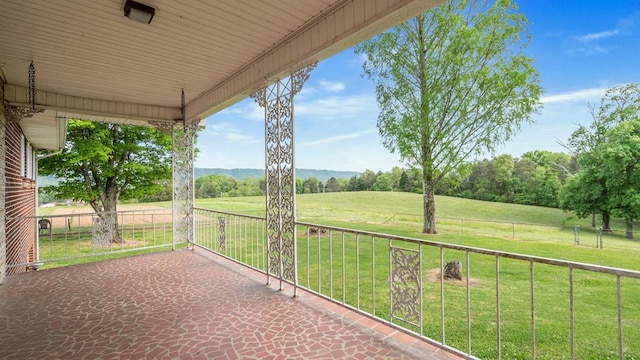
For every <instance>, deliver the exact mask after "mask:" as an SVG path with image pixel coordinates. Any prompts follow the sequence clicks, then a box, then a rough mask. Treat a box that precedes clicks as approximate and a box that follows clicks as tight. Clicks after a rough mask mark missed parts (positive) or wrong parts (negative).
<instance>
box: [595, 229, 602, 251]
mask: <svg viewBox="0 0 640 360" xmlns="http://www.w3.org/2000/svg"><path fill="white" fill-rule="evenodd" d="M596 249H602V226H601V227H599V228H598V229H597V230H596Z"/></svg>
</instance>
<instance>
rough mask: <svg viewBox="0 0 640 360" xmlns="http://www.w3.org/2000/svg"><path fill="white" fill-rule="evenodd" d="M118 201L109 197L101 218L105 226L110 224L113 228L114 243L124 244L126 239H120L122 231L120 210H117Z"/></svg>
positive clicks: (112, 240) (112, 239)
mask: <svg viewBox="0 0 640 360" xmlns="http://www.w3.org/2000/svg"><path fill="white" fill-rule="evenodd" d="M117 203H118V201H117V200H116V199H115V197H108V199H107V201H105V202H104V213H102V215H98V216H100V218H101V219H102V220H103V221H104V222H105V224H109V226H110V227H111V228H112V237H111V242H112V243H124V239H123V238H121V237H120V230H119V227H118V213H117V211H118V209H117Z"/></svg>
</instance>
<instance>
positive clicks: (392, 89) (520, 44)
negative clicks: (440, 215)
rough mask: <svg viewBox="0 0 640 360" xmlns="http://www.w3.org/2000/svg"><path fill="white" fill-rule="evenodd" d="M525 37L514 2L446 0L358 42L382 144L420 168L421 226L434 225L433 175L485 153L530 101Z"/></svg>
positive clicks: (533, 89)
mask: <svg viewBox="0 0 640 360" xmlns="http://www.w3.org/2000/svg"><path fill="white" fill-rule="evenodd" d="M528 40H529V39H528V35H527V19H526V18H525V17H524V15H522V14H521V13H519V12H518V9H517V6H516V4H515V3H512V1H510V0H497V1H491V2H489V1H483V0H451V1H448V2H446V3H444V4H442V5H440V6H438V7H436V8H434V9H433V10H431V11H429V12H427V13H425V14H422V15H420V16H418V17H416V18H415V19H412V20H410V21H407V22H406V23H404V24H402V25H400V26H398V27H396V28H394V29H392V30H390V31H387V32H385V33H383V34H381V35H379V36H377V37H375V38H373V39H371V40H369V41H366V42H364V43H362V44H361V45H359V46H358V47H357V49H356V52H357V53H359V54H361V55H364V56H365V57H366V61H365V63H364V65H363V68H364V75H365V76H366V77H367V78H369V79H371V80H373V82H374V84H375V91H376V98H377V101H378V104H379V106H380V114H379V116H378V130H379V132H380V135H381V137H382V142H383V144H384V146H385V147H386V148H387V149H389V150H390V151H391V152H397V153H399V154H400V156H401V158H402V159H403V160H404V161H407V162H408V163H410V165H412V166H415V167H418V168H420V169H421V171H422V184H423V186H422V187H423V191H422V192H423V197H424V201H423V204H424V206H423V207H424V209H423V210H424V224H423V229H422V231H423V232H424V233H436V224H435V200H434V188H435V186H436V185H437V184H438V182H439V181H440V180H441V179H443V177H444V176H446V175H447V174H448V173H449V172H451V171H452V170H456V169H457V168H459V167H460V166H461V165H462V163H463V162H464V161H465V160H468V159H469V157H471V156H474V155H478V154H482V153H486V152H493V150H494V149H495V147H496V146H497V145H499V144H502V143H504V142H505V141H507V140H509V139H510V138H511V137H512V136H513V135H514V134H515V133H516V132H517V131H518V130H519V129H520V127H521V125H522V124H523V123H526V122H530V121H531V118H530V115H531V113H533V112H535V111H536V110H537V109H538V107H539V101H538V98H539V95H540V93H541V88H540V86H539V81H538V73H537V71H536V70H535V69H534V67H533V65H532V63H533V61H532V59H531V58H529V57H527V56H526V55H525V54H524V49H525V48H526V46H527V44H528Z"/></svg>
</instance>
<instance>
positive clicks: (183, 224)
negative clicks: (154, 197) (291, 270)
mask: <svg viewBox="0 0 640 360" xmlns="http://www.w3.org/2000/svg"><path fill="white" fill-rule="evenodd" d="M197 127H198V125H197V123H185V124H180V125H176V126H174V128H173V241H174V246H175V243H178V242H186V243H187V244H188V245H189V246H190V245H191V244H192V243H193V201H194V200H193V196H194V192H193V142H194V140H195V133H196V129H197Z"/></svg>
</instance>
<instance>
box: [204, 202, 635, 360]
mask: <svg viewBox="0 0 640 360" xmlns="http://www.w3.org/2000/svg"><path fill="white" fill-rule="evenodd" d="M436 202H437V205H436V207H437V214H438V217H439V220H438V229H439V234H438V235H431V236H425V235H422V234H421V233H420V231H421V216H420V213H421V211H422V197H421V196H420V195H416V194H406V193H382V192H381V193H378V192H360V193H327V194H310V195H300V196H298V197H297V208H298V211H297V217H298V221H299V222H303V223H314V224H322V225H324V226H334V227H340V228H350V229H358V230H362V231H371V232H377V233H386V234H394V235H399V236H405V237H411V238H420V239H424V240H426V241H429V242H434V243H431V245H433V246H428V245H425V246H422V274H421V275H422V279H423V280H422V281H423V284H424V286H423V289H422V299H423V305H422V313H423V319H422V330H420V328H419V327H416V326H412V325H409V324H406V325H407V327H408V328H410V329H412V330H414V331H417V332H420V331H422V332H423V334H424V335H425V336H428V337H430V338H433V339H435V340H437V341H444V342H445V343H446V344H448V345H450V346H453V347H455V348H458V349H460V350H462V351H464V352H466V351H467V349H468V345H469V344H468V342H467V339H468V337H470V338H471V354H472V355H474V356H477V357H480V358H497V355H498V354H497V350H496V349H497V339H498V326H497V323H498V311H497V308H498V303H497V302H496V298H497V293H498V291H497V287H499V290H500V291H499V296H500V301H499V307H500V341H501V347H500V349H501V355H502V358H508V359H529V358H532V352H533V346H534V345H535V354H536V358H538V359H563V358H570V357H571V343H570V326H571V325H570V324H571V322H570V317H571V313H570V310H569V309H570V307H571V306H570V301H571V300H570V299H571V297H570V291H573V303H574V305H573V308H574V313H573V317H574V331H575V333H574V335H575V358H578V359H617V358H618V354H617V351H618V350H617V339H618V338H617V297H616V294H617V282H616V280H617V279H616V277H615V276H612V275H607V274H597V273H591V272H587V271H582V270H574V271H571V273H570V271H569V269H567V268H564V267H559V266H553V265H545V264H534V265H533V266H531V265H530V263H529V262H526V261H517V260H512V259H506V258H500V259H498V260H496V258H495V257H494V256H488V255H482V254H474V253H470V254H469V262H468V263H467V262H466V256H467V254H466V253H465V252H462V251H456V250H448V249H444V250H441V249H440V247H438V246H437V243H435V242H438V243H451V244H460V245H467V246H473V247H477V248H485V249H493V250H499V251H505V252H512V253H520V254H528V255H536V256H541V257H547V258H555V259H563V260H569V261H575V262H583V263H592V264H599V265H605V266H611V267H619V268H626V269H633V270H640V262H638V261H637V259H638V256H639V255H640V246H638V244H637V242H636V241H632V240H626V239H624V238H623V237H622V236H620V235H619V234H618V233H619V232H621V233H622V234H623V233H624V231H623V230H624V228H622V230H620V231H619V229H620V228H619V227H618V226H619V225H620V224H621V222H617V221H616V222H614V223H613V224H612V225H613V227H614V230H615V231H616V232H614V234H607V235H605V240H604V243H605V248H604V249H596V248H595V247H594V245H595V233H593V241H592V242H593V244H591V245H590V244H585V242H586V240H587V239H588V237H589V236H588V234H589V231H587V229H588V228H589V219H585V220H576V219H575V217H573V215H572V214H570V213H565V212H563V211H561V210H558V209H548V208H541V207H531V206H519V205H512V204H498V203H488V202H480V201H472V200H466V199H458V198H447V197H438V198H437V199H436ZM196 205H197V206H198V207H203V208H210V209H215V210H223V211H231V212H236V213H246V214H251V215H263V214H264V209H265V200H264V198H263V197H251V198H223V199H207V200H197V201H196ZM447 218H455V219H447ZM460 218H465V219H475V220H479V221H469V220H462V221H460V220H459V219H460ZM516 223H527V224H538V225H535V226H534V225H527V226H524V225H520V224H516ZM575 224H579V225H581V227H582V228H583V229H582V231H581V244H582V245H580V246H575V245H574V233H573V226H574V225H575ZM585 234H587V235H585ZM393 244H394V245H395V246H400V247H403V248H413V249H416V250H417V246H415V245H413V244H409V243H403V242H401V241H394V242H393ZM236 246H237V245H236ZM239 246H240V247H242V244H241V243H240V244H239ZM252 247H253V248H255V246H252ZM343 249H344V250H343ZM250 251H251V250H249V252H250ZM237 252H238V253H241V254H242V253H246V252H247V249H239V250H238V251H237ZM441 256H442V258H443V259H444V261H445V262H446V261H448V260H452V259H457V260H461V261H462V263H463V275H466V271H467V268H468V271H469V274H470V276H469V281H470V287H469V288H467V286H466V281H462V282H460V283H454V282H446V283H445V284H444V286H443V287H442V288H441V286H440V281H439V276H438V275H437V273H438V272H439V270H438V269H439V268H440V266H441V263H440V261H441V260H440V259H441ZM298 264H299V270H298V274H299V281H300V284H301V285H302V286H305V287H307V288H310V289H312V290H314V291H317V292H320V293H322V294H325V295H327V296H332V297H334V298H335V299H337V300H338V301H342V302H345V303H346V304H349V305H351V306H354V307H357V308H360V309H362V310H363V311H367V312H370V313H374V314H375V315H376V316H378V317H381V318H384V319H388V318H389V313H390V308H389V306H390V305H389V297H390V295H389V279H390V278H391V275H390V267H389V241H388V240H386V239H384V238H380V237H376V236H369V235H366V236H363V235H361V236H358V237H356V236H355V235H354V234H351V233H349V232H341V231H338V230H333V231H328V232H327V233H324V234H320V235H317V234H312V235H310V234H309V232H308V229H307V228H306V227H304V226H300V227H299V228H298ZM497 268H498V269H499V271H498V274H499V276H496V269H497ZM532 272H533V274H534V275H533V281H532V280H531V275H530V274H531V273H532ZM570 276H571V277H572V280H573V286H572V287H571V286H570V282H569V277H570ZM463 280H466V279H463ZM620 283H621V290H622V302H621V307H620V309H621V312H622V319H623V321H622V330H623V332H622V333H623V342H624V358H625V359H640V330H639V329H640V281H638V280H637V279H629V278H621V281H620ZM532 287H533V291H534V297H533V302H532V298H531V288H532ZM467 291H469V292H468V293H469V298H470V299H471V304H470V307H469V308H470V315H469V318H470V328H471V333H470V334H469V333H468V329H467ZM442 295H444V296H442ZM442 303H444V312H445V316H444V319H445V320H444V338H443V334H442V328H443V321H442V315H441V314H442V311H443V309H442V307H441V304H442ZM532 306H533V308H534V310H535V317H534V320H533V321H532V316H531V312H532V311H531V309H532ZM532 322H533V323H535V344H534V343H533V342H532V338H533V330H532Z"/></svg>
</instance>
